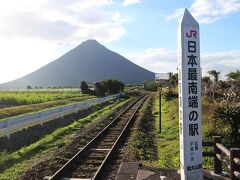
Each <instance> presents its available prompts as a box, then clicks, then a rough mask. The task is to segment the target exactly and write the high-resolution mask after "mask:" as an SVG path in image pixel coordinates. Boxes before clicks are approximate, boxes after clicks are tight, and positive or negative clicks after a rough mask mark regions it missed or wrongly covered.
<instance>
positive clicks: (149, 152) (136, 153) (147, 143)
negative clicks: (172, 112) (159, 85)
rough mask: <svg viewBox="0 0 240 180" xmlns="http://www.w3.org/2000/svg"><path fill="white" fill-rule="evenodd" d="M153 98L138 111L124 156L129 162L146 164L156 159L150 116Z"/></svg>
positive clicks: (153, 124)
mask: <svg viewBox="0 0 240 180" xmlns="http://www.w3.org/2000/svg"><path fill="white" fill-rule="evenodd" d="M152 104H153V97H152V96H150V97H148V99H147V100H146V101H145V102H144V104H143V106H142V107H141V109H140V110H139V116H138V118H137V120H136V124H135V128H134V129H135V131H134V133H133V136H132V139H131V141H130V144H129V147H128V152H127V154H126V155H125V156H128V157H127V158H130V159H131V160H136V161H141V162H142V163H147V162H149V161H152V160H155V159H156V158H157V148H156V143H155V119H154V117H153V115H152Z"/></svg>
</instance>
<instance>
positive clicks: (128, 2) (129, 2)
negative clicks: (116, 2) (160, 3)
mask: <svg viewBox="0 0 240 180" xmlns="http://www.w3.org/2000/svg"><path fill="white" fill-rule="evenodd" d="M137 3H140V0H124V1H123V5H124V6H129V5H132V4H137Z"/></svg>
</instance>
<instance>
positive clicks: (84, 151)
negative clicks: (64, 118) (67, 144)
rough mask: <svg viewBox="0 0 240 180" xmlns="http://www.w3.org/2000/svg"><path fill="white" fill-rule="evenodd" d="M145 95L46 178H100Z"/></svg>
mask: <svg viewBox="0 0 240 180" xmlns="http://www.w3.org/2000/svg"><path fill="white" fill-rule="evenodd" d="M147 97H148V96H142V97H140V98H138V99H137V100H135V101H134V102H133V103H131V104H130V105H129V106H128V107H127V108H126V109H125V110H124V111H123V112H121V113H120V114H119V115H118V116H117V117H116V118H115V119H114V120H113V121H112V122H111V123H110V124H109V125H108V126H106V127H105V128H104V129H103V130H102V131H101V132H100V133H98V134H97V135H96V136H95V137H94V138H93V139H92V140H91V141H90V142H89V143H88V144H87V145H85V146H84V147H83V148H81V149H80V151H79V152H77V153H76V154H75V155H74V156H73V157H72V158H71V159H70V160H69V161H68V162H67V163H66V164H65V165H63V166H62V167H61V168H60V169H59V170H58V171H57V172H56V173H55V174H54V175H53V176H51V177H48V178H47V179H49V180H59V179H63V178H66V179H68V178H69V179H70V178H76V179H78V178H79V179H86V180H96V179H100V177H101V175H102V174H103V173H104V172H103V170H104V167H105V166H106V164H107V162H108V161H109V160H111V159H110V158H111V157H112V155H113V154H114V152H116V151H117V150H118V149H117V147H118V144H119V143H120V139H121V138H122V137H123V136H124V134H126V130H127V129H128V127H129V124H130V123H131V121H132V120H133V119H134V116H135V114H136V113H137V111H138V109H139V108H140V107H141V105H142V104H143V102H144V101H145V99H146V98H147Z"/></svg>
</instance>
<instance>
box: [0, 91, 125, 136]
mask: <svg viewBox="0 0 240 180" xmlns="http://www.w3.org/2000/svg"><path fill="white" fill-rule="evenodd" d="M121 95H123V94H122V93H119V94H114V95H111V96H107V97H103V98H95V99H89V100H87V101H83V102H81V103H77V104H71V105H67V106H62V107H58V108H53V109H49V110H45V111H41V112H37V113H33V114H29V115H24V116H17V117H13V118H8V119H6V120H4V121H1V122H0V132H1V131H5V134H6V136H7V137H8V138H10V134H11V130H12V129H18V128H23V127H25V126H27V125H29V124H30V123H36V122H39V123H40V124H41V125H42V126H43V123H44V121H46V120H47V119H48V120H51V119H55V118H58V117H63V116H64V115H67V114H70V113H77V112H78V111H79V110H82V109H87V108H89V107H91V106H92V105H94V104H101V103H103V102H106V101H108V100H110V99H113V98H117V97H119V96H121Z"/></svg>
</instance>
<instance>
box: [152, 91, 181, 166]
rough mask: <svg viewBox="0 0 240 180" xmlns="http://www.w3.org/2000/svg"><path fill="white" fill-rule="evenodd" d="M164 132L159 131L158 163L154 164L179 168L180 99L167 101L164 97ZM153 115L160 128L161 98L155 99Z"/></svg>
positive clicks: (157, 136) (156, 97)
mask: <svg viewBox="0 0 240 180" xmlns="http://www.w3.org/2000/svg"><path fill="white" fill-rule="evenodd" d="M161 112H162V132H161V133H160V132H159V131H157V134H156V138H157V147H158V157H159V159H158V161H155V162H152V164H155V165H157V166H159V167H165V168H172V169H178V168H179V137H178V132H179V130H178V99H176V98H175V99H173V100H170V101H166V100H165V99H164V98H163V96H162V111H161ZM153 114H154V116H155V120H156V127H157V130H159V129H158V127H159V96H158V95H156V96H155V99H154V110H153Z"/></svg>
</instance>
